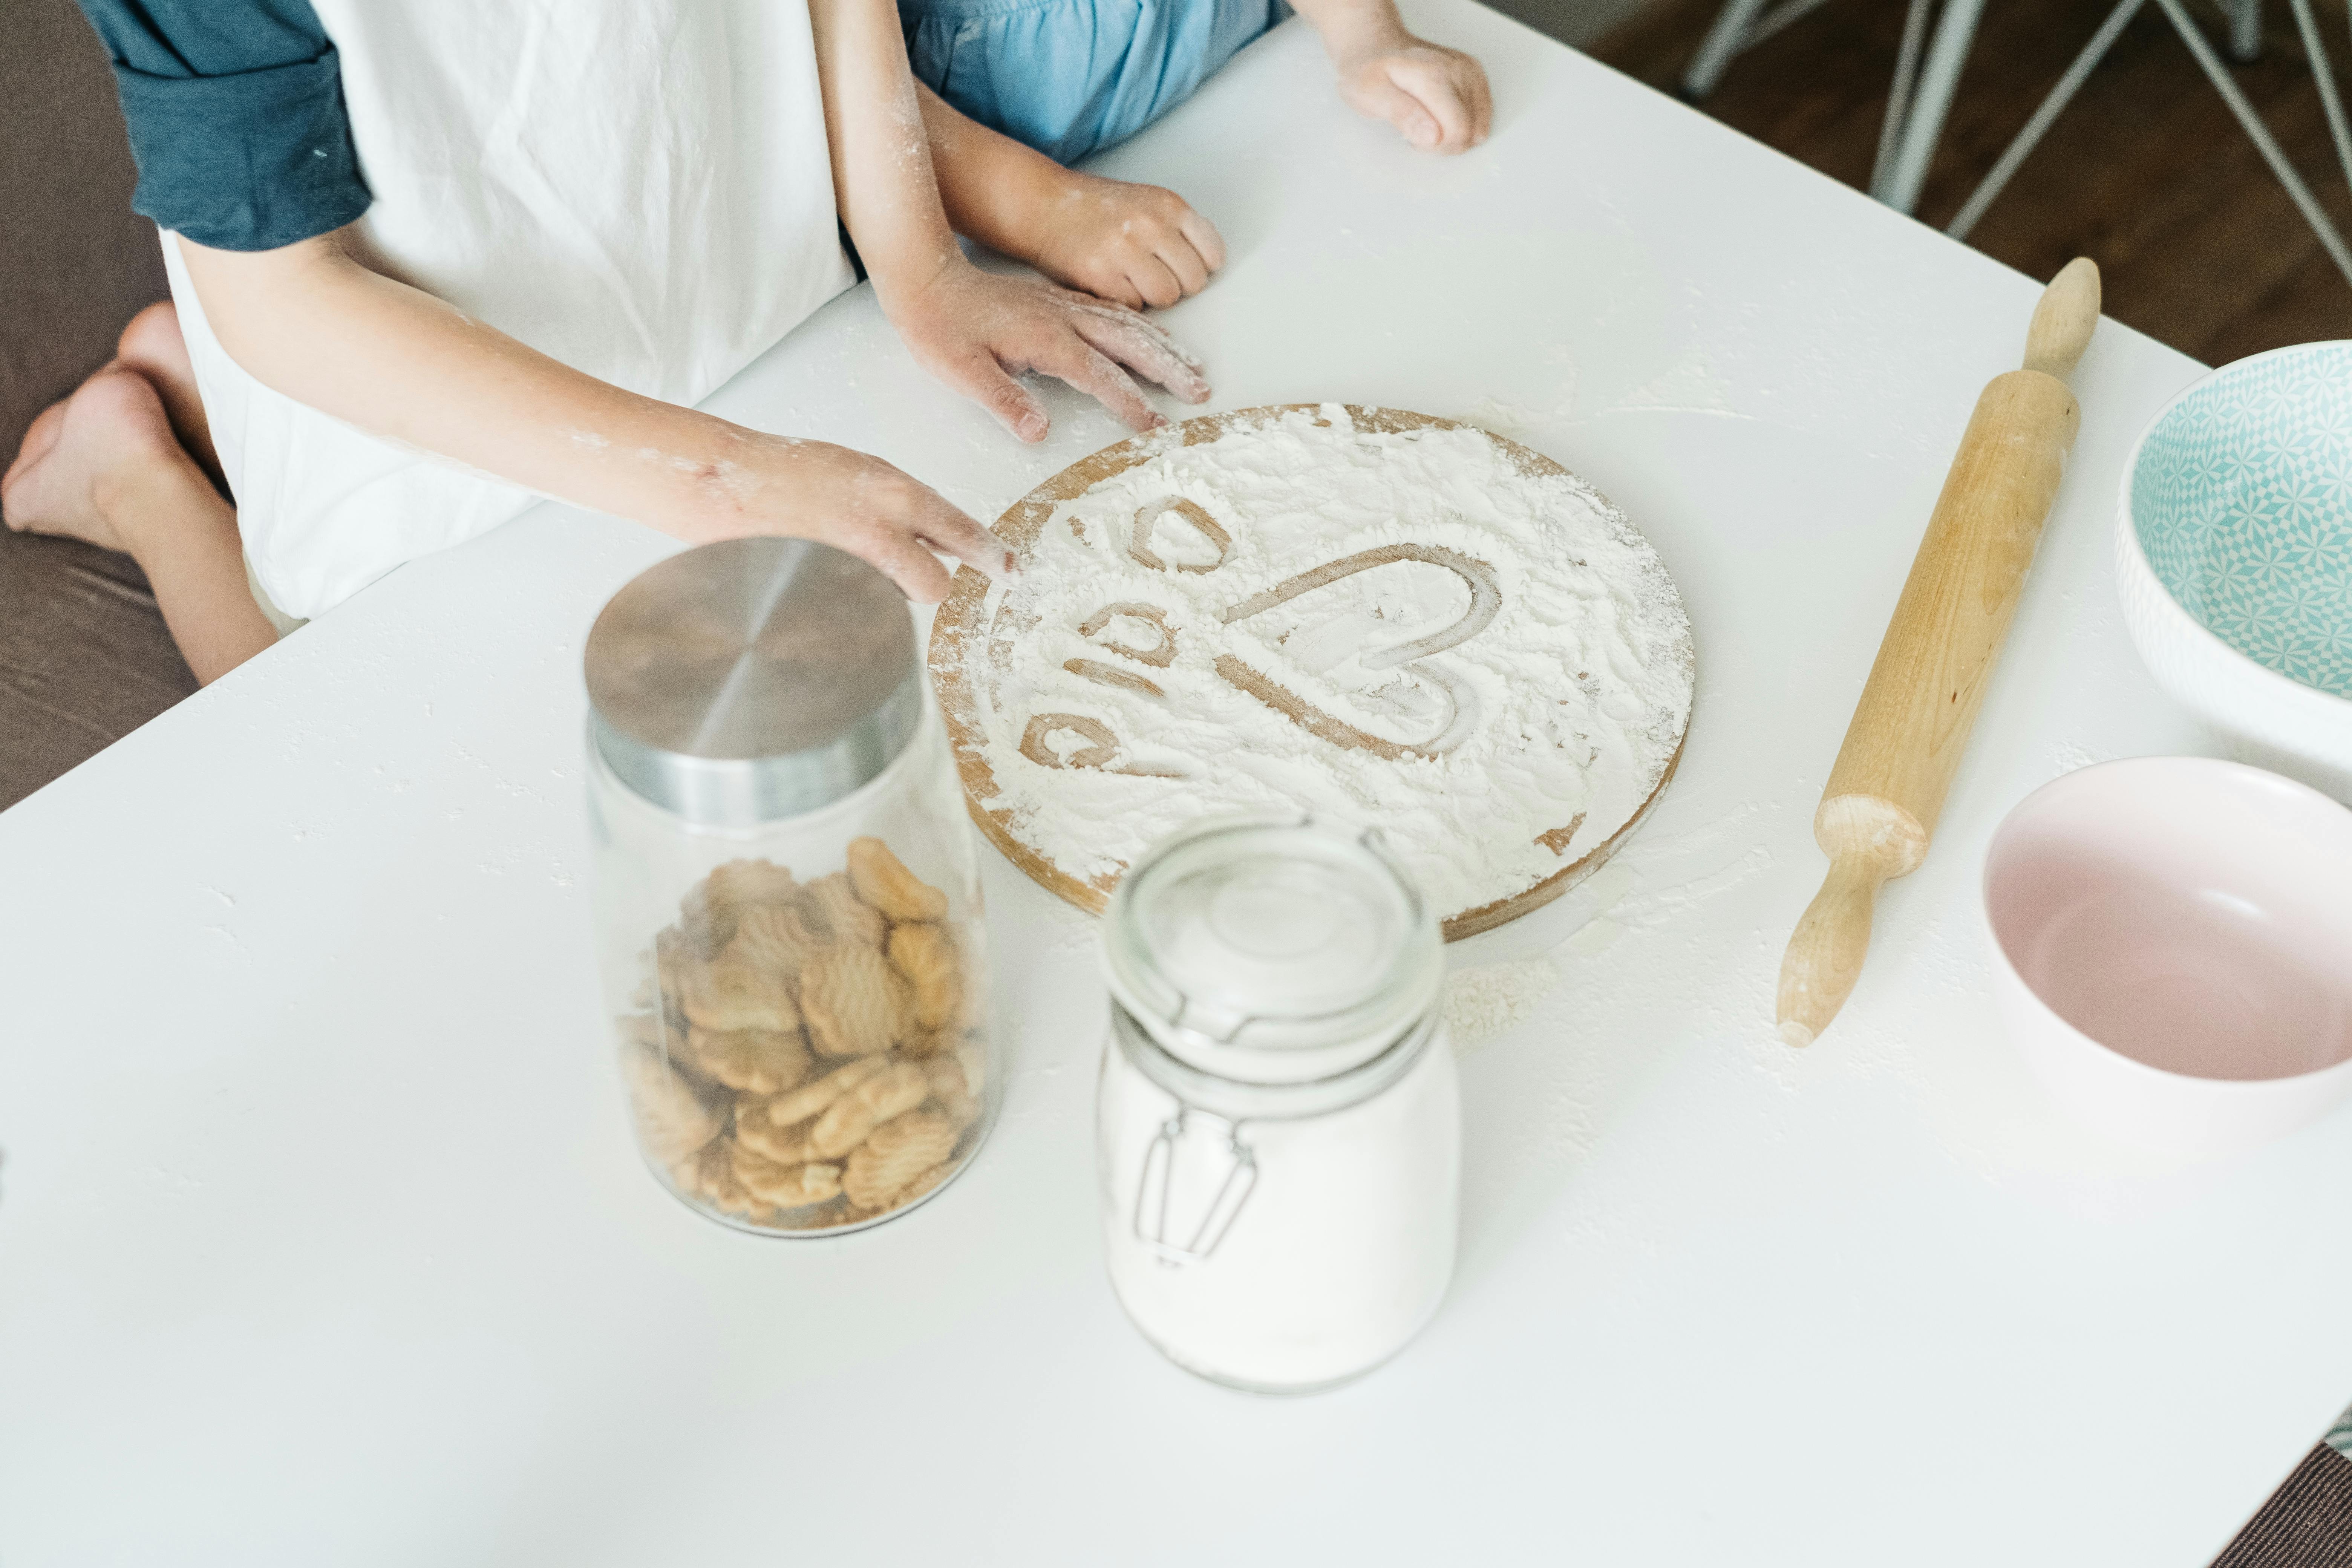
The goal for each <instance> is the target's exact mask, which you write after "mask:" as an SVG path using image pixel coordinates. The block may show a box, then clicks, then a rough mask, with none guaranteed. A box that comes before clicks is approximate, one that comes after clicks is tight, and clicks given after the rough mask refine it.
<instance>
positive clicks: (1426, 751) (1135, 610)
mask: <svg viewBox="0 0 2352 1568" xmlns="http://www.w3.org/2000/svg"><path fill="white" fill-rule="evenodd" d="M1162 521H1180V522H1181V524H1182V525H1184V527H1185V529H1187V530H1189V531H1190V533H1191V535H1192V538H1191V539H1189V540H1186V541H1184V545H1183V548H1182V550H1181V552H1179V550H1178V549H1177V548H1176V547H1174V546H1172V545H1160V544H1158V543H1157V540H1158V538H1159V535H1158V534H1157V533H1156V530H1158V528H1159V527H1160V523H1161V522H1162ZM1071 526H1072V529H1073V531H1077V530H1078V529H1079V528H1080V524H1079V523H1078V522H1077V521H1076V520H1073V521H1072V524H1071ZM1119 532H1120V534H1121V535H1122V536H1123V537H1121V538H1120V539H1119V540H1118V544H1119V546H1120V548H1121V549H1122V551H1123V552H1124V553H1125V554H1126V555H1127V557H1128V559H1129V560H1130V561H1132V562H1134V563H1136V564H1137V565H1139V566H1141V567H1143V568H1144V569H1145V570H1147V571H1151V572H1160V573H1167V572H1183V573H1193V574H1210V573H1213V572H1215V571H1216V570H1217V569H1218V568H1220V567H1222V566H1223V565H1224V564H1225V563H1226V561H1227V560H1229V559H1230V558H1231V556H1232V553H1233V535H1232V534H1231V533H1230V532H1228V531H1226V530H1225V528H1224V527H1223V525H1221V524H1220V523H1219V522H1218V521H1216V519H1215V518H1213V517H1212V516H1211V515H1210V514H1209V512H1208V511H1207V510H1206V509H1205V508H1203V507H1202V506H1201V505H1200V504H1199V503H1197V502H1195V501H1192V500H1186V499H1183V498H1180V497H1171V498H1168V499H1165V500H1156V501H1152V502H1150V503H1149V504H1147V505H1145V506H1143V507H1141V508H1139V510H1137V512H1136V514H1135V516H1134V518H1133V519H1132V520H1131V521H1129V523H1128V524H1127V525H1126V526H1125V527H1124V528H1123V529H1121V530H1119ZM1163 551H1164V552H1165V553H1163ZM1171 556H1174V557H1175V559H1172V560H1171V559H1170V558H1169V557H1171ZM1408 562H1410V563H1420V564H1422V565H1425V566H1434V567H1437V568H1440V569H1442V570H1444V571H1446V572H1450V573H1452V574H1454V576H1455V577H1456V578H1458V579H1459V580H1460V581H1461V583H1462V584H1463V586H1464V587H1465V589H1467V590H1468V594H1469V603H1468V605H1467V607H1466V608H1465V609H1464V610H1463V612H1462V613H1461V614H1460V615H1459V616H1456V617H1455V618H1454V621H1453V622H1452V624H1450V625H1448V626H1444V627H1442V628H1441V629H1439V630H1437V631H1434V632H1432V633H1429V634H1427V635H1426V636H1423V637H1414V638H1412V639H1411V640H1409V641H1405V642H1401V643H1398V644H1396V645H1394V646H1392V647H1383V648H1377V649H1363V648H1358V649H1356V650H1354V660H1355V663H1356V665H1357V667H1358V668H1360V669H1363V670H1366V671H1381V670H1395V671H1397V672H1398V673H1399V674H1400V675H1402V676H1404V677H1407V678H1409V679H1410V681H1411V682H1412V685H1413V686H1415V687H1416V688H1418V689H1420V690H1421V691H1423V692H1424V693H1426V694H1428V696H1429V697H1430V698H1432V699H1433V703H1434V708H1433V713H1432V714H1430V715H1426V716H1424V717H1423V726H1424V727H1425V728H1426V729H1427V731H1428V733H1427V734H1426V735H1425V736H1423V738H1421V739H1418V740H1414V741H1410V742H1406V741H1398V740H1393V739H1391V738H1390V737H1388V736H1384V735H1379V734H1375V733H1373V732H1372V731H1369V730H1366V729H1364V728H1363V727H1362V726H1360V725H1359V724H1356V723H1353V722H1351V721H1349V720H1347V719H1345V718H1342V717H1341V716H1340V715H1339V714H1336V713H1333V712H1331V711H1329V710H1328V709H1325V708H1323V707H1321V706H1318V704H1317V703H1315V702H1313V701H1311V700H1308V699H1307V698H1306V697H1304V696H1302V695H1300V694H1299V692H1298V691H1297V690H1296V689H1294V688H1293V687H1292V686H1291V685H1289V684H1286V682H1285V681H1284V679H1282V678H1281V677H1280V676H1279V675H1278V674H1276V673H1275V672H1272V671H1269V670H1267V669H1264V668H1259V666H1258V665H1257V664H1255V663H1253V662H1251V661H1250V660H1249V659H1248V658H1244V657H1243V656H1242V654H1240V653H1238V652H1235V651H1234V650H1233V649H1231V648H1225V649H1223V650H1215V651H1212V652H1211V653H1210V654H1209V656H1208V657H1209V659H1210V665H1211V668H1213V669H1214V671H1215V672H1216V674H1217V676H1218V677H1219V678H1220V679H1223V681H1224V682H1225V683H1226V684H1227V685H1229V686H1231V687H1233V688H1234V689H1236V690H1239V691H1243V692H1246V693H1247V694H1248V695H1250V696H1252V697H1255V698H1256V699H1257V700H1259V701H1261V702H1263V703H1265V705H1266V706H1267V707H1269V708H1271V709H1273V710H1275V711H1276V712H1277V713H1279V714H1281V715H1282V716H1283V717H1284V718H1286V719H1287V720H1289V721H1291V722H1292V723H1294V724H1297V726H1298V727H1299V728H1300V729H1302V730H1305V731H1307V732H1308V733H1309V734H1311V735H1314V736H1315V737H1316V738H1317V739H1318V740H1321V741H1324V742H1328V744H1330V745H1333V746H1337V747H1339V748H1341V749H1343V750H1351V751H1361V752H1370V754H1372V755H1374V756H1377V757H1380V758H1382V759H1383V760H1386V761H1390V762H1397V761H1402V760H1403V759H1406V758H1409V757H1433V756H1439V755H1443V754H1444V753H1445V752H1450V751H1453V750H1454V749H1455V748H1456V747H1458V746H1460V745H1461V744H1462V743H1463V742H1465V741H1466V740H1467V739H1469V737H1470V736H1471V734H1472V733H1474V732H1475V729H1476V726H1477V722H1478V702H1477V695H1476V693H1475V690H1473V689H1472V688H1471V687H1470V685H1469V684H1468V683H1467V682H1466V681H1463V680H1461V679H1457V678H1456V677H1455V676H1454V675H1453V674H1452V673H1450V672H1449V671H1448V670H1447V669H1446V668H1444V665H1443V664H1442V663H1440V662H1437V661H1436V656H1437V655H1439V654H1442V653H1444V651H1445V650H1447V649H1448V648H1453V647H1460V646H1461V645H1462V644H1464V643H1465V642H1468V641H1469V640H1470V639H1471V638H1472V637H1476V636H1477V635H1478V634H1479V633H1480V632H1482V631H1484V630H1486V627H1487V626H1489V625H1490V624H1492V623H1493V621H1494V619H1495V616H1496V613H1497V612H1498V611H1499V610H1500V609H1501V608H1502V604H1503V595H1502V589H1501V586H1500V585H1499V584H1498V583H1497V581H1496V574H1495V570H1494V568H1493V567H1492V566H1491V565H1490V564H1488V563H1486V562H1484V561H1480V560H1478V559H1476V558H1475V557H1474V556H1470V555H1465V554H1464V553H1462V552H1460V551H1456V550H1449V549H1446V548H1445V547H1444V546H1442V545H1433V544H1417V543H1400V544H1384V545H1380V546H1378V547H1376V548H1373V549H1370V550H1361V551H1358V552H1355V553H1353V554H1350V555H1345V556H1341V557H1339V559H1337V560H1334V561H1328V562H1325V563H1323V564H1321V565H1319V566H1316V567H1312V568H1310V569H1308V570H1307V571H1305V572H1301V573H1298V574H1296V575H1294V576H1291V577H1287V578H1285V579H1284V580H1283V581H1281V582H1279V583H1276V584H1274V585H1273V586H1272V587H1270V588H1266V589H1265V590H1263V591H1261V592H1259V593H1255V594H1252V595H1247V596H1246V597H1244V598H1240V599H1236V600H1234V602H1232V603H1231V604H1228V605H1224V606H1223V607H1222V608H1220V609H1218V610H1217V611H1216V616H1217V619H1218V622H1219V624H1220V625H1223V626H1241V625H1242V624H1243V623H1245V622H1248V621H1251V620H1253V619H1255V617H1258V616H1265V615H1266V614H1268V613H1269V612H1271V611H1273V610H1276V609H1277V608H1279V607H1280V606H1282V605H1287V604H1290V603H1291V602H1292V601H1294V600H1297V599H1301V598H1304V597H1305V596H1307V595H1311V594H1314V593H1316V592H1317V591H1318V590H1320V589H1324V588H1328V587H1329V586H1331V585H1332V584H1337V583H1340V582H1343V581H1345V580H1346V579H1348V578H1350V577H1353V576H1355V575H1357V574H1360V573H1363V572H1370V571H1372V570H1375V569H1376V568H1379V567H1382V566H1391V565H1395V564H1398V563H1408ZM1075 629H1076V632H1077V634H1078V635H1079V636H1080V637H1084V638H1086V639H1087V641H1089V642H1091V643H1093V644H1094V645H1095V646H1096V647H1098V648H1100V649H1102V651H1103V652H1104V653H1105V654H1107V655H1109V656H1111V657H1109V658H1072V659H1069V660H1067V661H1066V663H1065V664H1064V665H1063V668H1065V669H1066V670H1067V671H1069V673H1071V674H1072V675H1076V676H1078V677H1079V678H1081V679H1086V680H1090V681H1093V682H1095V683H1096V684H1097V685H1101V686H1107V687H1113V688H1116V689H1120V690H1124V691H1129V692H1134V693H1137V694H1139V695H1141V696H1144V697H1149V698H1155V699H1162V700H1164V699H1165V697H1166V695H1167V693H1166V691H1165V689H1163V688H1162V686H1161V685H1160V682H1159V681H1157V680H1155V679H1152V676H1151V674H1150V671H1153V670H1165V669H1167V668H1170V667H1171V666H1172V665H1173V664H1174V663H1175V661H1176V660H1177V658H1179V657H1180V654H1181V651H1182V650H1181V649H1180V647H1179V639H1178V636H1177V632H1176V628H1174V627H1172V626H1170V625H1169V624H1168V615H1167V612H1166V611H1165V610H1164V609H1161V608H1160V607H1159V606H1157V605H1150V604H1148V603H1143V602H1139V601H1135V600H1121V601H1117V602H1114V603H1111V604H1108V605H1103V606H1102V607H1101V608H1099V609H1097V610H1096V611H1095V612H1094V613H1093V614H1092V615H1090V616H1087V618H1086V619H1085V620H1083V621H1082V622H1080V623H1079V624H1078V626H1076V628H1075ZM1128 750H1129V748H1127V747H1126V746H1125V745H1124V744H1123V742H1121V740H1120V738H1119V737H1118V735H1117V734H1116V733H1114V732H1113V731H1112V730H1111V728H1110V726H1109V725H1108V724H1106V723H1104V722H1103V721H1101V720H1099V719H1097V718H1092V717H1089V716H1087V715H1086V714H1079V713H1067V712H1055V713H1038V714H1034V715H1033V716H1032V717H1031V718H1030V720H1029V722H1028V725H1027V727H1026V728H1025V729H1024V731H1023V733H1022V737H1021V752H1022V754H1023V755H1024V756H1025V757H1027V758H1028V759H1029V760H1030V761H1032V762H1034V763H1040V764H1041V765H1043V766H1045V767H1053V768H1097V769H1101V770H1104V771H1106V772H1112V773H1138V774H1144V775H1147V776H1150V775H1157V776H1173V775H1171V774H1169V773H1167V772H1166V771H1165V770H1162V769H1160V768H1156V767H1151V766H1148V765H1145V764H1141V763H1135V762H1126V763H1122V762H1120V761H1119V759H1120V757H1121V756H1122V755H1123V754H1125V753H1126V752H1128Z"/></svg>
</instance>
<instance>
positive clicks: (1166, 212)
mask: <svg viewBox="0 0 2352 1568" xmlns="http://www.w3.org/2000/svg"><path fill="white" fill-rule="evenodd" d="M915 91H916V95H917V97H918V98H919V100H920V101H921V103H922V106H923V132H924V134H925V136H926V137H927V138H928V139H929V142H930V146H931V167H932V169H933V170H934V171H935V172H936V173H937V174H938V175H939V181H940V204H941V205H943V206H944V207H945V208H946V209H947V216H948V222H949V223H950V224H951V225H953V226H954V227H955V231H956V232H957V233H958V234H961V235H965V236H967V237H971V238H972V239H976V240H978V241H979V242H980V243H981V244H982V245H984V246H987V247H989V248H990V249H991V250H993V251H995V252H996V253H997V254H999V255H1000V256H1009V257H1011V258H1013V259H1014V260H1015V261H1025V262H1027V263H1028V264H1029V265H1030V266H1032V267H1034V268H1036V269H1037V270H1038V271H1040V272H1043V273H1044V274H1045V276H1046V277H1048V278H1051V279H1054V280H1055V282H1057V283H1066V284H1068V285H1069V286H1070V287H1071V288H1073V289H1085V290H1086V291H1087V293H1089V294H1095V295H1098V296H1100V297H1101V298H1103V299H1105V300H1118V302H1119V303H1120V304H1122V305H1129V306H1133V307H1135V308H1137V309H1141V308H1142V307H1143V306H1145V305H1173V304H1174V303H1176V301H1178V300H1181V299H1182V298H1183V297H1184V296H1185V295H1187V294H1197V293H1199V292H1200V291H1201V290H1202V289H1205V288H1207V287H1208V283H1209V274H1210V273H1212V272H1214V271H1215V270H1216V269H1217V268H1220V267H1223V265H1224V264H1225V242H1224V240H1223V237H1221V236H1220V235H1219V234H1218V233H1217V231H1216V229H1215V227H1214V226H1213V225H1211V223H1210V222H1209V220H1208V219H1207V218H1204V217H1202V216H1201V215H1200V214H1199V213H1196V212H1194V211H1193V210H1192V207H1191V205H1188V204H1187V203H1186V202H1185V200H1184V198H1183V197H1181V196H1180V195H1177V194H1176V193H1175V192H1173V191H1167V190H1162V189H1160V187H1159V186H1158V185H1136V184H1128V183H1127V182H1126V181H1124V180H1106V179H1104V178H1103V177H1102V176H1100V175H1098V174H1080V173H1078V171H1076V169H1066V168H1064V167H1062V165H1061V164H1059V163H1055V162H1054V160H1052V159H1051V158H1048V157H1046V156H1045V154H1044V153H1040V152H1037V151H1036V150H1034V148H1030V147H1024V146H1023V145H1022V144H1021V143H1020V142H1015V141H1014V140H1013V138H1011V137H1010V136H1002V135H999V134H998V133H997V132H993V131H991V130H990V129H989V128H988V127H987V126H985V125H981V124H977V123H975V122H973V121H970V120H967V119H965V118H964V117H963V116H962V115H961V114H959V113H957V112H956V111H955V110H953V109H951V108H950V107H949V106H948V105H947V104H946V103H945V102H944V101H942V100H940V97H939V95H938V94H936V93H934V92H932V91H931V89H929V88H928V87H925V86H923V85H922V84H921V83H920V82H918V83H916V84H915Z"/></svg>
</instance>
